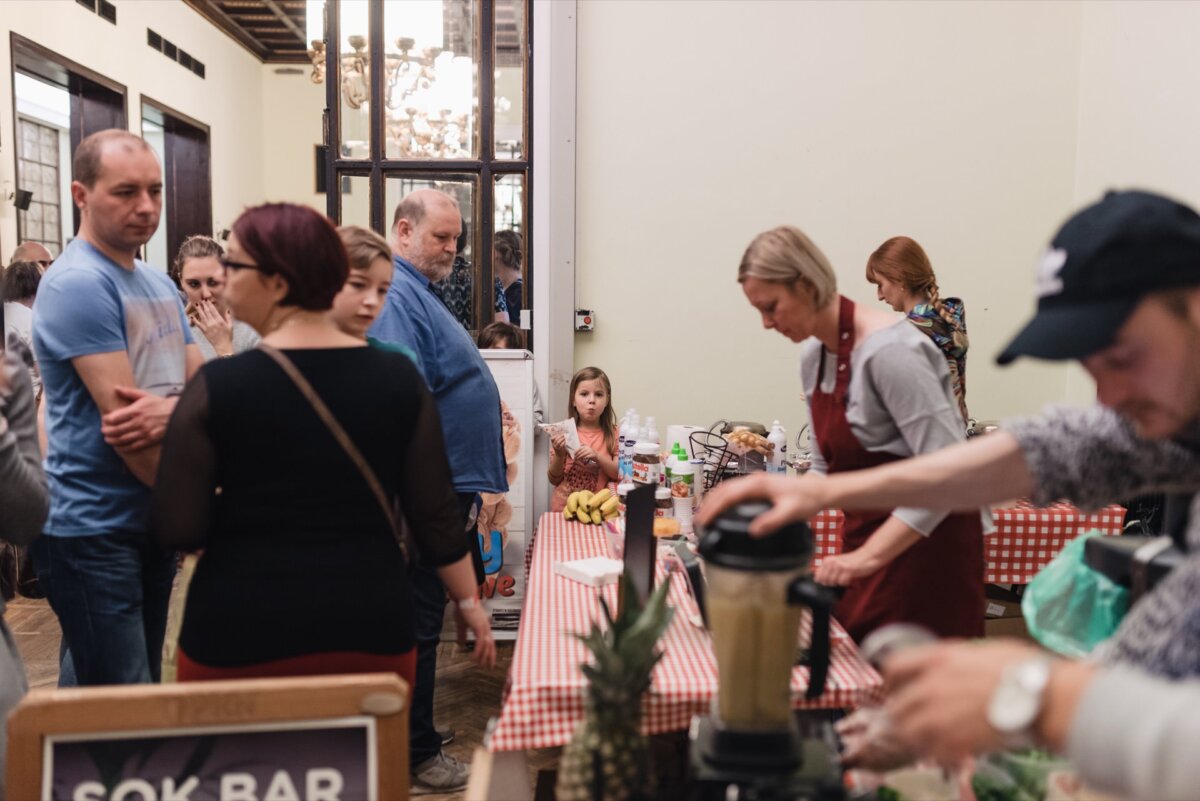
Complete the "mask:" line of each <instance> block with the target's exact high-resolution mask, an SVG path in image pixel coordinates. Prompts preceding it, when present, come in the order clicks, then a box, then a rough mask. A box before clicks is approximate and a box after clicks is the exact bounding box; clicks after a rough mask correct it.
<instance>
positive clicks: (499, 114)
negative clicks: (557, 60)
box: [494, 0, 527, 159]
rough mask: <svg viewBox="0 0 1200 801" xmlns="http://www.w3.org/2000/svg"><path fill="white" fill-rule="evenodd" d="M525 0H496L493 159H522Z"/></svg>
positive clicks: (523, 154) (523, 143)
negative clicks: (494, 152)
mask: <svg viewBox="0 0 1200 801" xmlns="http://www.w3.org/2000/svg"><path fill="white" fill-rule="evenodd" d="M526 51H527V48H526V46H525V0H496V99H495V103H496V117H495V119H496V124H495V128H494V130H495V139H496V158H497V159H523V158H525V102H526V98H525V53H526Z"/></svg>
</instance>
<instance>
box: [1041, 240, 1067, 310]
mask: <svg viewBox="0 0 1200 801" xmlns="http://www.w3.org/2000/svg"><path fill="white" fill-rule="evenodd" d="M1066 263H1067V251H1065V250H1063V249H1062V248H1046V252H1045V253H1043V254H1042V258H1041V260H1040V261H1039V262H1038V268H1037V277H1036V279H1035V283H1036V292H1037V296H1038V297H1039V298H1044V297H1046V296H1047V295H1057V294H1058V293H1059V292H1062V289H1063V281H1062V276H1061V275H1060V273H1061V272H1062V268H1063V265H1064V264H1066Z"/></svg>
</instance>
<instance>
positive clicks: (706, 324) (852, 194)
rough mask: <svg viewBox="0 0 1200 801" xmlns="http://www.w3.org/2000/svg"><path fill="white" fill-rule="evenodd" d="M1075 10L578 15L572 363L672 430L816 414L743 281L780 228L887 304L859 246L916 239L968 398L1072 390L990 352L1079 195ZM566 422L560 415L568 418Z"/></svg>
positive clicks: (756, 9) (1016, 397)
mask: <svg viewBox="0 0 1200 801" xmlns="http://www.w3.org/2000/svg"><path fill="white" fill-rule="evenodd" d="M1080 15H1081V8H1080V6H1079V5H1077V4H1073V3H1036V4H1034V3H1028V4H1027V3H1011V4H1009V3H910V2H897V3H836V4H834V3H778V2H771V1H770V0H766V1H765V2H762V1H759V0H747V1H743V2H728V1H727V0H719V1H718V0H714V1H713V2H703V3H687V4H680V3H677V2H662V1H661V0H645V1H643V2H639V3H613V2H604V1H603V0H599V1H597V0H582V1H581V2H580V4H579V97H578V108H579V118H578V120H579V168H578V187H579V189H578V205H579V224H578V236H579V239H578V260H579V269H578V273H577V281H578V286H577V300H578V303H579V305H580V306H583V307H586V308H591V309H594V310H595V312H596V321H597V328H596V331H595V332H594V333H591V334H577V335H576V354H575V365H576V367H581V366H583V365H587V364H596V365H598V366H600V367H603V368H604V369H605V370H606V371H608V373H609V375H610V376H611V377H612V379H613V390H614V396H615V398H616V399H617V406H618V407H619V409H623V408H625V407H627V406H629V405H635V406H637V407H638V409H639V411H640V412H641V413H642V414H643V415H644V414H646V413H647V412H649V413H653V414H655V415H656V416H657V418H658V421H659V424H660V426H663V425H666V424H667V423H674V422H681V423H699V424H707V423H710V422H712V421H713V420H715V419H717V418H718V417H730V416H731V417H737V418H742V419H751V420H759V421H762V422H764V423H767V424H769V423H770V421H771V420H773V419H776V418H779V419H781V420H783V422H784V424H785V426H786V427H787V428H788V430H789V431H791V432H795V431H796V430H797V428H798V426H800V425H801V424H802V423H803V422H804V421H805V419H806V417H805V412H804V406H803V403H802V402H801V401H800V399H799V398H800V384H799V380H798V378H797V377H796V365H797V358H798V349H797V347H796V346H794V345H791V344H790V343H788V342H787V341H785V340H784V339H783V338H782V337H780V336H779V335H777V334H775V333H772V332H764V331H763V330H761V328H760V323H759V319H758V316H757V314H756V313H755V312H754V311H753V309H752V308H751V307H750V306H749V304H748V303H746V301H745V299H744V298H743V296H742V295H741V292H740V290H739V288H738V285H737V283H736V271H737V264H738V261H739V260H740V258H741V254H742V251H743V250H744V248H745V246H746V245H747V244H748V243H749V241H750V240H751V238H753V236H754V235H755V234H757V233H758V232H760V231H762V230H764V229H766V228H769V227H772V226H774V225H778V224H781V223H792V224H796V225H799V226H800V227H801V228H803V229H804V230H805V231H806V232H807V233H808V234H809V235H810V236H812V237H813V239H814V240H815V241H816V242H817V243H818V244H819V245H820V247H821V248H822V249H823V250H824V251H825V252H826V254H827V255H828V256H829V257H830V259H831V261H832V262H833V264H834V265H835V268H836V270H837V273H838V278H839V283H840V285H841V286H842V288H843V290H844V292H845V293H846V294H848V295H849V296H850V297H852V298H854V299H855V300H858V301H863V302H867V303H876V301H875V299H874V291H873V287H871V286H869V285H868V284H867V283H866V281H865V279H864V277H863V265H864V264H865V261H866V258H867V256H868V255H869V254H870V252H871V251H872V250H873V249H874V248H875V247H876V246H877V245H878V244H879V243H880V242H882V241H883V240H884V239H886V238H887V237H889V236H892V235H895V234H901V233H903V234H908V235H910V236H913V237H914V238H916V239H917V240H918V241H920V242H921V243H922V244H923V245H924V246H925V247H926V249H927V250H928V252H929V254H930V256H931V258H932V260H933V263H934V267H935V269H936V270H937V273H938V277H939V280H940V283H941V286H942V287H943V294H954V295H960V296H962V297H963V298H964V299H965V301H966V304H967V310H968V319H969V323H970V331H971V341H972V346H973V347H972V357H971V359H970V362H969V370H968V377H969V382H968V388H969V391H968V396H967V397H968V401H969V403H970V408H971V411H972V413H973V414H975V415H977V416H979V417H982V418H993V417H999V416H1004V415H1010V414H1013V413H1019V412H1031V411H1035V410H1036V409H1038V408H1039V407H1040V406H1041V405H1042V404H1043V403H1044V402H1045V401H1049V400H1056V399H1059V398H1061V397H1062V396H1063V395H1064V392H1065V384H1066V374H1065V372H1064V370H1063V369H1062V368H1061V367H1047V366H1042V365H1037V364H1033V363H1021V364H1018V365H1017V366H1016V367H1014V368H1009V369H1006V370H1004V371H1002V372H1001V371H999V370H998V369H996V368H995V367H993V366H992V364H991V357H992V356H993V355H994V354H995V353H996V352H997V351H998V350H999V349H1000V348H1001V347H1002V346H1003V344H1004V342H1005V341H1006V338H1007V337H1009V336H1011V334H1012V333H1013V332H1014V330H1015V328H1016V327H1017V325H1018V324H1019V322H1021V321H1022V320H1024V319H1025V317H1026V316H1027V314H1028V312H1029V311H1030V309H1031V308H1032V302H1031V298H1032V291H1031V289H1032V274H1033V269H1032V268H1033V263H1034V259H1035V257H1036V255H1037V253H1038V252H1039V251H1040V250H1041V248H1042V247H1043V246H1044V243H1045V240H1046V237H1047V235H1048V234H1049V233H1050V231H1051V230H1052V229H1053V227H1054V225H1055V224H1056V222H1057V221H1058V220H1059V219H1061V217H1062V215H1063V214H1064V213H1065V211H1066V210H1067V209H1068V208H1069V207H1070V205H1071V203H1072V201H1073V199H1074V181H1073V177H1074V167H1075V150H1076V146H1077V142H1076V125H1077V97H1078V92H1079V81H1078V75H1079V60H1080V45H1079V40H1080V34H1079V30H1080ZM558 411H559V410H556V411H555V412H553V413H552V415H553V414H556V413H557V412H558Z"/></svg>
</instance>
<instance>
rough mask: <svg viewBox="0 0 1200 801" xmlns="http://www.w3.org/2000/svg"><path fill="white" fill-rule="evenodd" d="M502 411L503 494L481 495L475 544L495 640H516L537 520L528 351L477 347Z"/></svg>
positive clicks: (531, 376)
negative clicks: (480, 557) (505, 462)
mask: <svg viewBox="0 0 1200 801" xmlns="http://www.w3.org/2000/svg"><path fill="white" fill-rule="evenodd" d="M480 354H481V355H482V356H483V359H484V361H485V362H487V366H488V368H490V369H491V371H492V376H493V377H494V378H495V379H496V387H497V388H498V389H499V390H500V400H501V402H502V403H503V405H504V407H505V410H506V414H505V422H504V446H505V447H504V452H505V457H506V458H507V460H508V483H509V489H508V494H507V495H504V496H495V495H493V496H489V495H485V496H484V498H483V501H484V505H483V509H482V510H481V511H480V527H479V537H480V548H481V551H482V553H483V565H484V571H485V574H486V577H487V578H486V582H485V584H484V593H483V595H484V599H483V600H484V605H485V607H486V608H487V609H488V611H489V612H490V613H491V618H492V629H493V630H494V631H495V634H496V638H497V639H516V636H517V625H518V623H519V622H520V616H521V606H522V604H523V603H524V600H525V545H526V543H527V542H528V541H529V537H530V535H531V534H532V532H533V525H534V521H535V520H536V519H537V518H536V514H535V509H534V503H533V488H534V482H535V481H537V480H538V477H537V476H535V475H534V468H533V459H534V453H535V446H534V439H535V435H536V433H537V427H536V426H535V425H534V418H533V354H531V353H529V351H525V350H482V351H480Z"/></svg>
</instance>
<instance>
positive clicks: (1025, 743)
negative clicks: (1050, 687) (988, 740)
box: [987, 656, 1050, 749]
mask: <svg viewBox="0 0 1200 801" xmlns="http://www.w3.org/2000/svg"><path fill="white" fill-rule="evenodd" d="M1049 682H1050V660H1049V659H1047V658H1046V657H1041V656H1038V657H1034V658H1032V659H1027V660H1025V661H1024V662H1018V663H1017V664H1015V665H1010V666H1009V667H1007V668H1005V669H1004V673H1003V675H1002V676H1001V677H1000V683H999V684H998V685H996V689H995V690H993V691H992V698H991V701H989V702H988V708H987V722H988V725H990V726H991V727H992V728H993V729H995V730H996V731H997V732H999V733H1000V735H1001V736H1002V737H1003V738H1004V744H1005V746H1007V747H1008V748H1013V749H1019V748H1032V747H1033V746H1034V745H1035V743H1034V738H1033V724H1034V723H1036V722H1037V719H1038V715H1039V714H1041V711H1042V696H1043V694H1044V693H1045V690H1046V685H1047V684H1048V683H1049Z"/></svg>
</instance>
